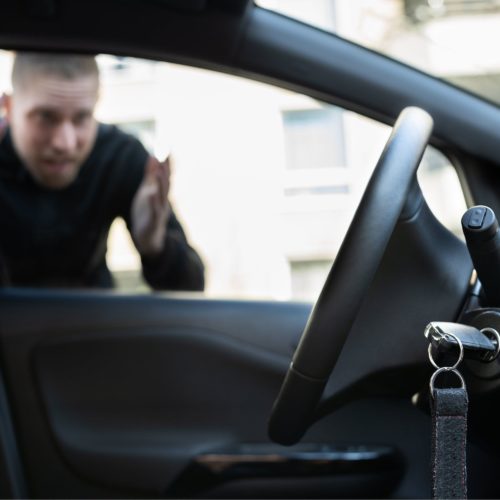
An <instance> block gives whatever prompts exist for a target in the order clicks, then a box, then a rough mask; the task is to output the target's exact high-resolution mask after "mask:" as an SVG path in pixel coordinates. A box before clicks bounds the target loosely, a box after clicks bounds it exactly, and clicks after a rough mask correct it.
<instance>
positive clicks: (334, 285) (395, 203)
mask: <svg viewBox="0 0 500 500" xmlns="http://www.w3.org/2000/svg"><path fill="white" fill-rule="evenodd" d="M432 125H433V122H432V118H431V117H430V115H429V114H428V113H427V112H425V111H424V110H422V109H420V108H415V107H409V108H406V109H404V110H403V111H402V112H401V114H400V115H399V117H398V119H397V121H396V123H395V125H394V128H393V130H392V133H391V135H390V137H389V139H388V141H387V144H386V145H385V148H384V150H383V152H382V154H381V156H380V158H379V160H378V162H377V165H376V167H375V170H374V171H373V174H372V176H371V178H370V181H369V182H368V185H367V187H366V189H365V192H364V194H363V197H362V198H361V202H360V204H359V206H358V209H357V210H356V214H355V215H354V218H353V220H352V222H351V225H350V226H349V229H348V231H347V234H346V236H345V238H344V241H343V242H342V246H341V247H340V250H339V253H338V255H337V257H336V259H335V262H334V263H333V266H332V269H331V270H330V273H329V275H328V277H327V279H326V282H325V284H324V286H323V290H322V291H321V294H320V296H319V298H318V300H317V302H316V304H315V305H314V307H313V310H312V312H311V315H310V317H309V320H308V322H307V325H306V327H305V330H304V332H303V334H302V337H301V339H300V342H299V345H298V347H297V349H296V351H295V354H294V357H293V360H292V362H291V364H290V367H289V368H288V372H287V374H286V377H285V380H284V382H283V385H282V386H281V390H280V392H279V394H278V397H277V399H276V401H275V403H274V406H273V409H272V413H271V418H270V421H269V437H270V438H271V439H272V440H273V441H275V442H277V443H280V444H285V445H291V444H295V443H296V442H298V441H299V440H300V439H301V438H302V436H303V435H304V433H305V432H306V430H307V429H308V427H309V426H310V425H311V423H312V422H313V421H314V413H315V411H316V408H317V406H318V403H319V402H320V399H321V396H322V394H323V390H324V388H325V386H326V383H327V382H328V378H329V377H330V375H331V373H332V371H333V368H334V367H335V363H336V362H337V359H338V357H339V355H340V352H341V350H342V347H343V346H344V343H345V341H346V339H347V336H348V334H349V331H350V330H351V327H352V325H353V323H354V320H355V318H356V315H357V313H358V311H359V309H360V307H361V304H362V302H363V299H364V298H365V296H366V294H367V291H368V287H369V286H370V284H371V282H372V280H373V277H374V276H375V272H376V270H377V269H378V267H379V265H380V262H381V260H382V257H383V254H384V251H385V248H386V246H387V243H388V242H389V239H390V237H391V234H392V232H393V230H394V227H395V225H396V223H397V220H398V218H399V215H400V213H401V211H402V209H403V206H404V204H405V201H406V197H407V195H408V192H409V190H410V187H411V185H412V182H413V179H414V177H415V173H416V170H417V168H418V165H419V163H420V160H421V158H422V156H423V154H424V151H425V147H426V145H427V142H428V139H429V136H430V134H431V131H432Z"/></svg>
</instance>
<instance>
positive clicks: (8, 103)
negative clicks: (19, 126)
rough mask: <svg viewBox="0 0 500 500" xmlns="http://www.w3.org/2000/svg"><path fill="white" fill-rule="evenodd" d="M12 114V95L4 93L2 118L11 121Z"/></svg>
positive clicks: (0, 117)
mask: <svg viewBox="0 0 500 500" xmlns="http://www.w3.org/2000/svg"><path fill="white" fill-rule="evenodd" d="M11 116H12V96H11V95H9V94H2V95H1V96H0V119H2V118H4V119H6V120H7V122H8V123H9V122H10V119H11Z"/></svg>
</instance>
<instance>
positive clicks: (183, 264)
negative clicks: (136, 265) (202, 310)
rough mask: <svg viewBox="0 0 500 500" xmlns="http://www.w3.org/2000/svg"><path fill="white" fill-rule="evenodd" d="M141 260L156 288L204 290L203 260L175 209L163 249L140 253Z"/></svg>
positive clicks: (146, 277)
mask: <svg viewBox="0 0 500 500" xmlns="http://www.w3.org/2000/svg"><path fill="white" fill-rule="evenodd" d="M141 260H142V273H143V276H144V279H145V280H146V281H147V283H148V284H149V285H150V286H151V287H152V288H154V289H155V290H190V291H202V290H203V289H204V287H205V269H204V265H203V262H202V261H201V259H200V257H199V255H198V254H197V253H196V251H195V250H194V249H193V248H192V247H191V246H190V245H189V243H188V241H187V238H186V235H185V234H184V231H183V229H182V226H181V225H180V223H179V221H178V220H177V218H176V216H175V214H174V212H172V213H171V214H170V217H169V219H168V223H167V233H166V236H165V243H164V246H163V250H162V252H160V254H158V255H155V256H154V257H146V256H141Z"/></svg>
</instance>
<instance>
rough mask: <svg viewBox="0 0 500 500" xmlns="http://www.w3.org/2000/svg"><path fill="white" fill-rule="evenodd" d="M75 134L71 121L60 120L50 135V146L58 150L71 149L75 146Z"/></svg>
mask: <svg viewBox="0 0 500 500" xmlns="http://www.w3.org/2000/svg"><path fill="white" fill-rule="evenodd" d="M76 143H77V135H76V130H75V127H74V125H73V124H72V123H71V122H67V121H65V122H62V123H60V124H59V125H58V126H57V127H56V129H55V130H54V134H53V135H52V147H53V148H54V149H57V150H59V151H72V150H74V149H75V148H76Z"/></svg>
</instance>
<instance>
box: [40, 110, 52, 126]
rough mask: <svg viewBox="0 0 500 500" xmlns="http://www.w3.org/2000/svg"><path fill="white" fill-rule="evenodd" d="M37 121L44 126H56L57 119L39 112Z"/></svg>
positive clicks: (44, 112) (47, 113) (46, 113)
mask: <svg viewBox="0 0 500 500" xmlns="http://www.w3.org/2000/svg"><path fill="white" fill-rule="evenodd" d="M37 119H38V120H39V121H40V122H42V123H44V124H50V125H52V124H54V123H55V122H56V121H57V118H56V117H55V116H54V115H53V114H52V113H49V112H47V111H39V112H38V113H37Z"/></svg>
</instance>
